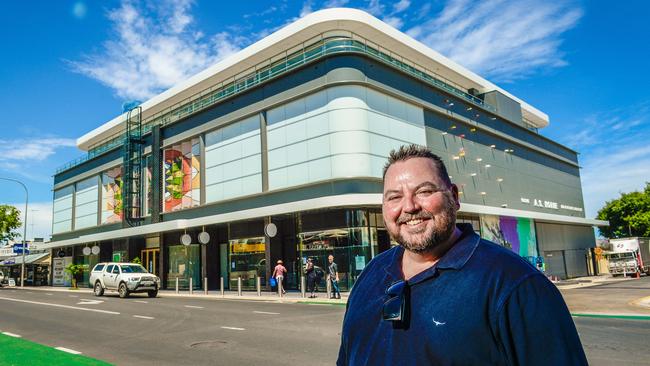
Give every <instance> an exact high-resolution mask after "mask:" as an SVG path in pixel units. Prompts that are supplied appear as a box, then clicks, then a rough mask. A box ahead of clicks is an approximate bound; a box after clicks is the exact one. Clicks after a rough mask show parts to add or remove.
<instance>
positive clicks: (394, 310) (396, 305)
mask: <svg viewBox="0 0 650 366" xmlns="http://www.w3.org/2000/svg"><path fill="white" fill-rule="evenodd" d="M383 316H384V320H393V321H399V320H402V296H397V297H393V298H391V299H388V301H386V302H385V303H384V309H383Z"/></svg>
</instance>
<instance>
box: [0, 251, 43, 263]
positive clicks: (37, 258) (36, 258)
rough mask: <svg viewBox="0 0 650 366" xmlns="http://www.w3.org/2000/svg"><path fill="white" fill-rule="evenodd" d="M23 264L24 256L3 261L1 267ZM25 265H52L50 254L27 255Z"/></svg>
mask: <svg viewBox="0 0 650 366" xmlns="http://www.w3.org/2000/svg"><path fill="white" fill-rule="evenodd" d="M22 263H23V256H22V255H18V256H14V257H11V258H7V259H5V260H3V261H1V262H0V266H10V265H13V264H22ZM25 264H50V253H38V254H27V255H25Z"/></svg>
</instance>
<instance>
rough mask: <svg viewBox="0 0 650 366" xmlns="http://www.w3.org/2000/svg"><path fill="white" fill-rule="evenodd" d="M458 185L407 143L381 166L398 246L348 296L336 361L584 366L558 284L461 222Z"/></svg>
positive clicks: (436, 161)
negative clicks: (458, 222) (551, 281)
mask: <svg viewBox="0 0 650 366" xmlns="http://www.w3.org/2000/svg"><path fill="white" fill-rule="evenodd" d="M459 208H460V202H459V199H458V188H457V187H456V186H455V185H454V184H452V183H451V181H450V179H449V175H448V174H447V170H446V168H445V166H444V164H443V163H442V161H441V160H440V158H439V157H437V156H436V155H434V154H432V153H431V152H430V151H429V150H428V149H427V148H424V147H420V146H416V145H411V146H406V147H404V146H403V147H401V148H400V149H399V150H398V151H392V152H391V154H390V157H389V160H388V163H387V164H386V167H385V168H384V192H383V203H382V210H383V216H384V221H385V223H386V228H387V230H388V231H389V233H390V235H391V237H392V238H393V239H394V240H395V241H397V242H398V243H399V244H400V245H399V246H397V247H394V248H392V249H390V250H388V251H386V252H384V253H382V254H380V255H378V256H377V257H375V258H374V259H373V260H372V261H371V262H370V263H369V264H368V266H367V267H366V268H365V269H364V271H363V272H362V273H361V275H360V276H359V278H358V279H357V282H356V284H355V285H354V287H353V290H352V292H351V294H350V298H349V300H348V306H347V311H346V314H345V318H344V321H343V331H342V335H341V348H340V351H339V358H338V362H337V364H338V365H397V364H399V365H425V364H432V365H451V364H455V365H491V364H496V365H521V364H524V365H541V364H544V365H586V364H587V361H586V358H585V355H584V351H583V349H582V345H581V343H580V339H579V337H578V334H577V332H576V329H575V325H574V324H573V320H572V319H571V316H570V314H569V312H568V310H567V307H566V305H565V303H564V301H563V299H562V296H561V295H560V293H559V291H558V290H557V289H556V288H555V286H554V285H553V284H552V283H550V282H549V281H548V280H547V279H546V277H545V276H544V275H543V274H542V273H540V272H539V271H537V270H536V269H535V268H534V267H533V266H531V265H530V264H529V263H528V262H527V261H525V260H524V259H522V258H521V257H519V256H518V255H517V254H515V253H513V252H511V251H509V250H507V249H505V248H503V247H500V246H498V245H496V244H494V243H491V242H489V241H486V240H483V239H481V238H480V237H479V236H478V235H476V234H475V233H474V230H473V229H472V227H471V225H458V226H456V225H455V221H456V212H457V211H458V209H459Z"/></svg>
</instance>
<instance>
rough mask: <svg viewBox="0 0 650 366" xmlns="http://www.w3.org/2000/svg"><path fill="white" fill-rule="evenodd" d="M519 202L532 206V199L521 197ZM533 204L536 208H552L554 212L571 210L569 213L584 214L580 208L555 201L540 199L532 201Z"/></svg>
mask: <svg viewBox="0 0 650 366" xmlns="http://www.w3.org/2000/svg"><path fill="white" fill-rule="evenodd" d="M519 200H520V202H521V203H525V204H527V205H530V204H531V199H530V198H526V197H521V198H520V199H519ZM532 204H533V206H535V207H541V208H550V209H552V210H559V209H563V210H569V211H576V212H582V208H580V207H575V206H571V205H565V204H561V203H557V202H554V201H547V200H541V199H538V198H534V199H532Z"/></svg>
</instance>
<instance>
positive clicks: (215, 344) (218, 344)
mask: <svg viewBox="0 0 650 366" xmlns="http://www.w3.org/2000/svg"><path fill="white" fill-rule="evenodd" d="M226 346H228V342H227V341H221V340H214V341H201V342H194V343H191V344H190V348H224V347H226Z"/></svg>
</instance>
